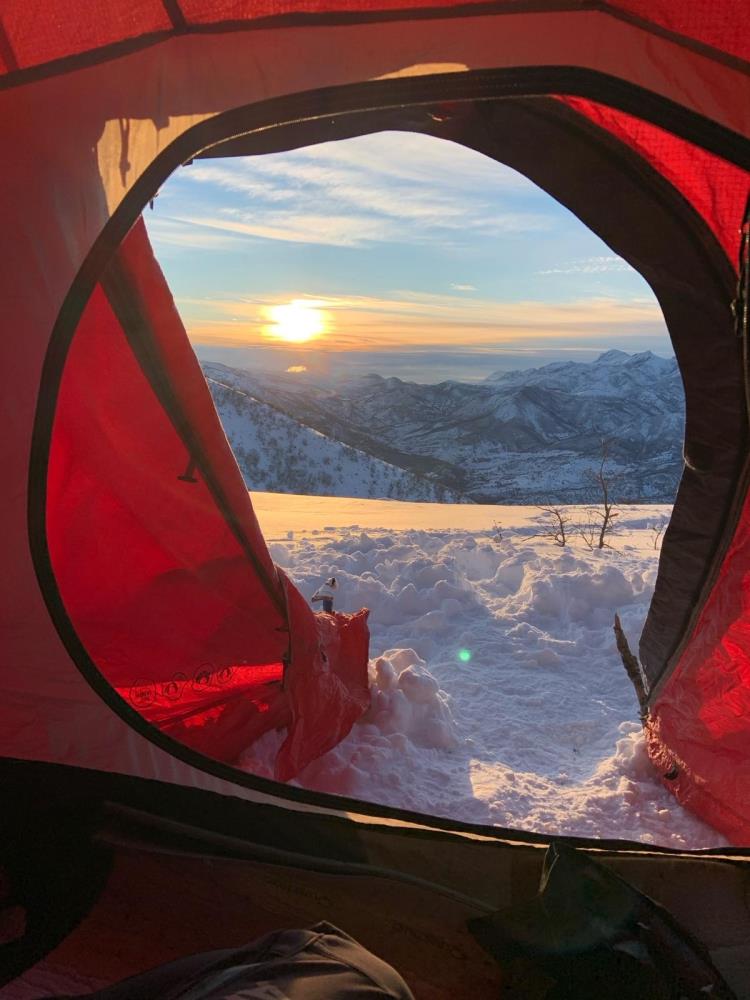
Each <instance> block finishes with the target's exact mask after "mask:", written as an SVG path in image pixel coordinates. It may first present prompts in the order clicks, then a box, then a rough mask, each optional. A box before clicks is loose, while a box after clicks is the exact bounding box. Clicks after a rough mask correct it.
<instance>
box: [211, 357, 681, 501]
mask: <svg viewBox="0 0 750 1000" xmlns="http://www.w3.org/2000/svg"><path fill="white" fill-rule="evenodd" d="M204 370H205V372H206V375H207V376H208V377H209V378H210V379H213V380H215V381H216V382H220V383H223V384H224V385H225V386H233V387H235V388H238V389H241V390H242V391H243V392H245V393H247V394H248V396H249V397H252V399H253V401H254V403H255V405H256V406H257V405H260V403H266V404H269V405H272V406H273V407H274V410H275V414H276V417H277V418H280V417H281V414H282V413H283V414H284V415H285V416H286V417H287V418H289V419H290V420H292V421H293V422H294V423H295V424H296V425H302V426H304V429H305V433H310V432H311V429H316V430H317V431H319V432H322V433H324V434H325V435H326V439H327V441H328V445H327V446H333V445H334V444H338V443H342V444H346V445H348V446H349V447H350V449H356V454H357V455H358V456H366V457H368V458H369V459H370V460H377V461H378V462H380V463H386V465H387V467H388V468H389V469H390V470H393V471H392V472H391V475H394V473H395V471H401V472H402V473H403V474H412V475H414V476H417V477H420V478H419V479H417V484H420V485H421V486H422V488H424V486H423V484H424V479H423V478H421V477H424V476H427V477H429V479H428V483H429V485H430V488H431V489H435V486H434V485H433V484H434V483H435V482H439V483H441V484H442V485H443V486H444V487H445V488H446V489H449V490H452V491H454V492H455V493H460V494H466V495H468V496H469V497H471V498H472V499H473V500H475V501H478V502H493V503H532V504H533V503H546V502H555V503H577V502H587V501H588V500H589V499H594V498H595V491H594V489H593V487H592V484H591V481H590V476H589V473H590V470H591V469H592V468H593V467H594V466H595V465H596V464H597V463H598V461H599V459H600V456H601V449H602V441H603V440H605V441H606V442H607V448H608V453H609V459H608V469H609V471H610V473H611V474H612V475H613V476H615V477H616V493H617V495H618V498H619V499H621V500H642V501H654V502H670V501H671V500H672V499H673V498H674V494H675V491H676V488H677V484H678V482H679V477H680V474H681V471H682V437H683V425H684V396H683V390H682V383H681V380H680V375H679V371H678V368H677V363H676V361H675V359H674V358H670V359H665V358H660V357H657V356H656V355H654V354H652V353H651V352H648V351H647V352H645V353H642V354H633V355H630V354H626V353H625V352H623V351H608V352H607V353H606V354H603V355H601V356H600V357H599V358H597V360H596V361H593V362H591V363H582V362H565V363H558V364H551V365H545V366H543V367H540V368H532V369H528V370H526V371H520V372H519V371H513V372H507V373H504V372H496V373H494V374H492V375H490V376H489V377H488V378H487V379H486V380H485V381H484V382H482V383H479V384H469V383H464V382H452V381H449V382H441V383H439V384H437V385H419V384H416V383H413V382H404V381H402V380H401V379H398V378H383V377H381V376H379V375H366V376H364V377H358V378H350V379H339V380H336V381H324V380H320V379H316V378H314V377H313V378H311V377H308V375H307V374H270V373H264V372H253V373H250V372H245V371H242V370H239V369H233V368H229V367H227V366H225V365H219V364H206V365H205V366H204ZM227 408H229V409H228V412H230V413H231V411H232V407H231V405H230V404H229V402H228V400H224V399H222V401H221V403H220V405H219V411H220V413H221V415H222V419H223V420H224V421H225V426H226V417H225V413H224V411H225V410H227ZM279 411H281V412H279ZM248 414H249V411H248ZM266 419H267V420H268V419H270V418H266ZM232 426H233V427H234V428H235V429H234V431H233V432H232V433H229V437H230V439H231V440H233V443H234V438H233V434H234V436H235V437H236V436H237V427H236V425H232ZM243 433H249V431H247V429H246V430H245V431H244V432H243ZM285 433H291V431H289V432H285ZM303 439H304V435H303V438H301V439H300V441H302V440H303ZM238 443H239V444H240V445H241V446H242V442H238ZM255 450H256V451H258V454H259V456H260V450H259V449H258V448H256V449H255ZM258 461H260V462H261V463H265V459H263V458H262V456H261V457H259V459H258ZM284 461H285V462H286V463H287V465H288V463H289V461H292V460H291V459H289V458H286V459H284ZM295 461H296V459H295ZM358 461H359V462H364V457H362V458H358ZM277 464H278V463H274V462H273V461H271V460H269V462H268V463H265V464H263V469H264V470H265V471H264V473H263V475H264V476H270V477H272V478H274V481H278V480H283V479H284V477H285V476H287V474H286V473H284V472H283V471H282V470H280V471H279V472H278V476H277V474H276V472H275V471H274V470H275V469H276V467H277ZM303 464H304V461H303ZM317 464H318V463H317V461H315V462H314V463H313V465H314V466H315V467H316V468H317ZM248 468H250V467H248ZM258 468H260V467H258ZM321 471H325V470H321ZM362 475H365V476H367V477H370V476H374V477H375V479H376V480H377V477H378V473H377V472H372V471H370V470H367V472H366V473H365V471H364V465H363V466H362ZM343 478H344V479H347V481H348V476H344V477H343ZM287 479H288V476H287ZM430 480H431V482H430ZM296 481H297V480H296V479H295V482H296ZM342 483H343V480H342ZM368 483H369V479H368ZM417 484H413V485H414V486H415V488H416V485H417ZM330 485H331V484H330V483H327V482H324V483H323V488H322V489H320V490H317V491H318V492H324V491H325V490H326V489H328V488H330ZM333 485H334V487H335V489H334V490H332V491H331V492H335V491H337V490H338V489H339V483H338V482H335V483H334V484H333ZM266 488H269V489H270V488H271V487H266ZM275 488H278V487H275ZM342 488H346V487H343V486H342ZM360 488H362V487H360ZM389 488H390V485H389ZM393 488H394V489H407V488H409V487H408V486H407V482H406V481H403V482H401V481H400V483H399V485H398V486H396V485H395V483H394V485H393ZM293 490H294V486H292V485H290V486H288V488H287V492H292V491H293ZM348 495H356V496H375V495H376V494H374V493H354V494H352V493H350V494H348ZM380 495H387V494H380ZM390 495H394V496H395V495H398V496H399V497H404V498H405V497H407V496H408V498H410V499H421V498H422V497H421V495H414V496H410V495H408V494H402V493H398V494H390Z"/></svg>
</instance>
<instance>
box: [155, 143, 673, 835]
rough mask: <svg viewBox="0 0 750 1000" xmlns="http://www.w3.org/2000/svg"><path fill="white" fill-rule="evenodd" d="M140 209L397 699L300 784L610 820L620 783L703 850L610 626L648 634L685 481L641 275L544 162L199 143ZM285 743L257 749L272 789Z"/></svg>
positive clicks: (487, 809)
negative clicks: (664, 541)
mask: <svg viewBox="0 0 750 1000" xmlns="http://www.w3.org/2000/svg"><path fill="white" fill-rule="evenodd" d="M146 222H147V227H148V229H149V234H150V237H151V240H152V242H153V244H154V247H155V249H156V252H157V255H158V257H159V259H160V262H161V264H162V267H163V268H164V270H165V273H166V276H167V278H168V281H169V284H170V287H171V288H172V290H173V292H174V293H175V296H176V301H177V305H178V308H179V309H180V311H181V314H182V318H183V321H184V323H185V326H186V328H187V330H188V333H189V336H190V337H191V340H192V342H193V346H194V348H195V350H196V353H197V355H198V357H199V359H200V360H201V363H202V368H203V372H204V375H205V376H206V379H207V382H208V385H209V387H210V390H211V394H212V397H213V400H214V403H215V405H216V407H217V410H218V413H219V416H220V418H221V420H222V423H223V426H224V430H225V432H226V433H227V437H228V439H229V442H230V444H231V445H232V449H233V451H234V455H235V457H236V459H237V462H238V464H239V467H240V470H241V472H242V474H243V478H244V480H245V483H246V485H247V487H248V489H249V490H250V491H251V495H252V499H253V505H254V508H255V511H256V514H257V515H258V517H259V520H260V524H261V528H262V529H263V532H264V536H265V539H266V541H267V543H268V544H269V547H270V552H271V556H272V558H273V559H274V561H275V562H276V563H277V564H278V565H280V566H281V567H282V568H283V569H284V570H285V571H286V572H287V573H289V575H290V577H291V578H292V580H293V581H294V583H295V584H296V585H297V586H298V587H299V589H300V591H301V592H302V594H303V595H305V596H306V597H307V598H308V599H310V598H312V597H313V596H314V595H315V594H316V592H317V591H318V590H319V588H320V586H321V585H322V584H324V582H325V581H326V580H329V579H331V578H334V579H335V580H336V581H337V589H336V592H335V594H334V595H333V599H334V602H335V605H336V607H337V608H340V609H341V610H344V611H347V612H354V611H357V610H358V609H359V608H360V607H362V606H366V607H368V608H369V609H370V618H369V625H370V632H371V642H370V657H371V662H370V683H371V691H372V693H373V695H374V702H373V705H372V706H371V708H370V710H369V711H368V713H367V714H366V715H365V717H364V718H363V719H362V720H361V721H360V722H358V723H356V724H355V726H354V728H353V729H352V730H351V732H350V733H349V734H348V735H347V737H346V738H345V740H344V741H343V742H342V743H341V744H339V745H338V746H337V747H334V748H332V749H331V750H330V751H329V752H328V753H327V754H325V755H323V756H322V757H319V758H318V759H316V760H315V761H313V762H311V763H310V764H309V766H308V767H307V768H305V769H304V770H303V771H302V772H301V773H300V774H299V775H298V776H296V778H295V780H296V781H298V782H299V783H300V784H302V785H303V786H305V787H310V788H313V789H316V790H319V791H325V792H329V793H335V794H345V795H348V796H352V797H356V798H358V799H362V800H365V801H368V800H371V799H375V800H376V801H380V802H384V803H385V804H387V805H392V806H397V807H398V806H401V807H407V808H411V809H415V810H417V811H419V812H426V813H435V812H437V813H440V814H443V815H449V816H452V817H454V818H457V819H463V820H466V819H469V820H471V821H472V822H479V823H495V824H501V825H511V826H514V827H520V828H524V829H533V830H538V832H554V833H577V832H582V833H584V832H585V833H591V832H593V833H599V835H614V833H615V832H617V831H619V832H621V831H622V829H623V820H622V814H623V813H627V812H628V809H629V807H628V806H627V805H626V804H625V801H624V800H623V801H618V799H617V796H613V795H612V789H613V788H614V787H615V786H616V785H618V784H619V783H620V781H621V780H624V781H625V782H626V783H627V784H628V787H629V788H630V795H629V797H630V800H631V807H630V811H631V813H633V818H632V820H631V822H630V826H629V829H630V833H631V835H632V836H633V837H634V838H635V839H638V838H639V837H645V839H647V840H648V839H649V838H656V839H659V838H666V840H667V842H670V843H683V842H685V841H684V838H685V836H686V832H685V831H684V830H683V829H681V826H680V817H679V816H677V820H676V822H675V817H674V816H673V815H672V812H673V811H674V810H671V809H670V810H667V811H668V812H669V816H667V815H665V812H664V808H665V807H666V806H671V802H670V800H669V798H668V797H667V795H666V794H665V793H664V792H663V790H662V789H660V788H659V787H658V785H657V783H656V781H655V778H654V776H652V775H651V774H649V772H648V769H647V768H642V769H641V773H640V774H638V773H637V772H638V768H639V767H640V764H641V762H642V760H641V759H642V757H643V755H644V753H645V750H644V746H643V741H642V737H641V736H640V732H639V729H640V727H639V724H638V722H637V703H636V701H635V699H634V696H633V692H632V689H631V688H630V685H629V682H628V680H627V678H626V676H625V674H624V672H623V671H622V667H621V665H620V663H619V660H618V657H617V653H616V651H615V649H614V643H613V641H612V634H611V626H612V618H613V614H614V612H615V610H619V612H620V614H621V616H622V618H623V620H624V622H625V627H626V628H627V630H628V632H629V634H630V635H631V636H632V637H633V639H635V637H637V635H638V634H639V633H640V630H641V627H642V622H643V618H644V617H645V612H646V610H647V607H648V601H649V598H650V592H651V588H652V586H653V580H654V577H655V570H656V562H657V560H658V554H659V547H660V541H661V535H662V533H663V531H664V528H665V525H666V522H667V519H668V513H669V509H670V503H671V500H672V499H673V495H674V491H675V490H676V486H677V482H678V480H679V475H680V472H681V468H682V460H681V449H682V436H683V413H684V398H683V393H682V385H681V381H680V376H679V372H678V369H677V364H676V361H675V360H674V358H673V357H672V356H671V353H672V352H671V345H670V343H669V339H668V335H667V333H666V329H665V327H664V323H663V317H662V315H661V311H660V309H659V306H658V303H657V301H656V299H655V298H654V296H653V294H652V293H651V291H650V289H649V288H648V286H647V284H646V283H645V281H644V280H643V279H642V278H641V277H640V275H638V274H637V272H636V271H635V270H634V269H633V268H632V267H631V266H630V265H628V264H627V263H626V262H625V261H624V260H623V259H622V258H620V257H618V256H617V255H616V254H614V253H613V252H612V251H611V250H610V248H609V247H608V246H607V245H606V244H604V243H603V242H602V241H601V240H600V239H598V238H597V237H596V236H595V235H594V234H593V233H592V232H591V231H590V230H588V229H587V228H586V227H585V226H584V225H583V224H581V223H580V222H579V221H578V220H577V219H576V218H575V216H574V215H573V214H572V213H570V212H569V211H568V210H566V209H565V208H563V207H562V206H561V205H559V204H558V203H557V202H555V201H554V200H553V199H551V198H550V197H549V195H547V194H545V193H544V192H543V191H541V190H540V189H539V188H537V187H536V186H535V185H534V184H533V183H532V182H530V181H528V180H526V178H524V177H523V176H522V175H520V174H518V173H516V172H515V171H513V170H512V169H510V168H508V167H504V166H502V165H501V164H499V163H497V162H495V161H493V160H491V159H489V158H488V157H486V156H484V155H482V154H481V153H478V152H476V151H475V150H472V149H468V148H466V147H464V146H461V145H458V144H456V143H451V142H447V141H445V140H443V139H439V138H435V137H432V136H428V135H420V134H415V133H405V132H396V131H392V132H385V133H376V134H372V135H367V136H364V137H361V138H351V139H346V140H342V141H338V142H331V143H325V144H321V145H317V146H306V147H302V148H300V149H294V150H291V151H286V152H279V153H274V154H264V155H260V156H256V157H236V158H231V159H222V158H209V159H202V160H196V161H194V162H192V163H191V164H189V165H188V166H187V167H185V168H184V169H183V170H181V171H179V172H178V173H177V174H176V175H175V176H174V177H173V178H172V179H171V180H170V181H169V182H168V184H167V185H165V186H164V187H163V188H162V190H161V191H160V194H159V197H158V198H157V199H156V201H155V203H154V209H153V212H151V213H147V215H146ZM650 348H654V349H655V352H656V353H654V351H652V350H651V349H650ZM602 486H604V488H605V489H607V490H609V501H610V502H612V501H614V502H615V507H614V508H613V509H612V511H611V512H610V511H609V510H608V511H607V518H608V520H607V523H606V524H603V523H602V521H601V518H602V510H601V503H602V497H601V496H600V493H601V490H602ZM391 501H396V502H395V503H393V502H391ZM477 508H479V509H477ZM610 514H611V517H610ZM620 525H621V526H622V527H620ZM615 527H617V528H618V531H617V538H615V535H614V534H613V532H612V529H614V528H615ZM602 529H604V530H602ZM625 551H627V555H626V554H625ZM545 587H546V588H547V589H546V591H545ZM318 608H320V605H319V604H318ZM530 674H532V675H533V684H531V683H530V680H531V678H530ZM552 705H554V706H555V707H554V709H552V708H551V706H552ZM284 739H285V730H284V728H283V727H279V728H276V729H272V730H269V732H267V733H266V734H264V735H263V736H262V737H261V738H260V739H257V740H255V741H253V742H252V743H250V742H248V745H247V747H245V748H244V749H243V750H242V751H241V753H240V755H239V757H238V763H239V765H240V766H241V767H242V768H243V769H245V770H246V771H248V772H249V773H252V774H256V775H260V776H262V777H268V778H272V777H273V776H274V761H275V759H276V755H277V753H278V751H279V747H280V746H281V745H282V744H283V741H284ZM602 767H603V768H604V770H605V771H606V772H607V773H606V774H605V775H604V776H602V774H601V773H600V774H598V776H597V777H595V775H596V774H597V771H598V770H599V771H601V770H602ZM436 774H440V779H439V780H438V781H436ZM582 786H584V787H583V789H582ZM521 789H523V790H522V791H521ZM602 796H604V797H606V798H607V799H608V800H609V806H608V807H606V808H602V805H601V802H602ZM654 797H655V799H656V800H658V802H659V804H660V806H661V807H662V814H661V817H660V818H659V819H657V820H654V816H655V815H657V814H658V813H659V809H658V808H657V807H656V805H655V804H653V803H654ZM573 798H575V799H576V807H575V809H574V810H573V814H572V815H571V809H570V803H571V800H572V799H573ZM542 799H544V800H545V803H546V806H545V808H546V811H545V814H544V818H542V819H540V818H539V817H538V816H537V815H536V812H537V810H538V809H539V807H540V803H541V800H542ZM662 800H663V801H662ZM634 802H638V803H639V804H642V803H643V802H650V803H652V811H653V814H654V815H653V816H652V817H651V818H649V819H647V820H641V819H640V818H636V817H635V815H634V814H635V813H636V812H642V810H638V809H636V808H633V806H632V803H634ZM522 803H523V804H522ZM597 810H598V812H599V816H598V818H594V814H596V813H597ZM688 822H691V821H689V820H688ZM687 836H690V834H688V835H687Z"/></svg>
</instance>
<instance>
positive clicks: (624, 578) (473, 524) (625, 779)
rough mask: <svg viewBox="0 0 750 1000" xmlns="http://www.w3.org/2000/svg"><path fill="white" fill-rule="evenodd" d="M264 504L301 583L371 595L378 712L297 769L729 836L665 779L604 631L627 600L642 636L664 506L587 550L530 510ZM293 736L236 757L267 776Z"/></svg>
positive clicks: (542, 824) (537, 824) (537, 816)
mask: <svg viewBox="0 0 750 1000" xmlns="http://www.w3.org/2000/svg"><path fill="white" fill-rule="evenodd" d="M253 501H254V504H255V508H256V512H257V514H258V517H259V520H260V523H261V527H262V528H263V530H264V533H265V535H266V538H267V539H268V540H269V545H270V549H271V553H272V555H273V557H274V559H275V560H276V562H277V563H279V565H281V566H282V567H284V568H285V569H286V570H287V571H288V572H289V573H290V575H291V576H292V578H293V579H294V580H295V582H296V583H297V584H298V586H299V587H300V589H301V590H302V592H303V593H305V594H307V595H311V594H312V593H313V591H314V589H315V588H316V587H317V585H318V584H319V583H320V582H321V580H322V579H323V578H325V577H328V576H331V575H335V576H336V577H337V579H338V581H339V596H338V598H337V607H338V608H339V609H341V610H344V611H354V610H357V609H358V608H359V607H361V606H366V607H369V608H370V609H371V615H370V628H371V636H372V637H371V646H370V650H371V656H372V660H371V674H372V682H373V695H374V697H373V708H372V709H371V712H370V713H369V715H368V717H367V718H366V719H365V720H364V721H362V722H361V723H359V724H357V725H356V726H355V727H354V729H353V730H352V732H351V733H350V735H349V736H348V737H347V738H346V739H345V740H344V741H343V742H342V743H341V744H340V745H339V746H338V747H337V748H336V749H335V750H332V751H331V752H330V753H328V754H327V755H326V756H325V757H323V758H321V759H320V760H318V761H315V762H313V763H312V764H311V765H310V766H309V767H308V768H307V769H306V770H305V771H304V772H303V773H302V775H301V776H300V778H299V784H301V785H304V786H305V787H308V788H315V789H319V790H321V791H327V792H334V793H339V794H345V795H351V796H355V797H357V798H361V799H367V800H370V801H374V802H379V803H385V804H388V805H392V806H400V807H404V808H407V809H413V810H417V811H419V812H424V813H431V814H434V815H440V816H450V817H454V818H456V819H460V820H464V821H467V822H473V823H485V824H493V825H499V826H507V827H514V828H517V829H523V830H531V831H536V832H539V833H550V834H573V835H579V836H586V837H620V838H629V839H632V840H639V841H644V842H647V843H654V844H663V845H666V846H670V847H681V848H705V847H715V846H720V845H721V844H722V843H724V841H723V839H722V837H721V836H720V835H719V834H718V833H717V832H716V831H714V830H712V829H711V828H709V827H707V826H706V825H705V824H703V823H701V822H700V821H698V820H697V819H696V818H694V817H693V816H692V815H690V814H689V813H687V812H686V811H684V810H683V809H682V808H681V807H680V806H679V805H678V804H677V803H676V802H675V800H674V798H673V797H672V795H671V794H670V793H669V792H667V791H666V790H665V789H664V788H663V787H662V786H661V784H660V783H659V782H658V780H657V778H656V775H655V772H654V771H653V769H652V767H651V764H650V763H649V760H648V758H647V755H646V750H645V745H644V741H643V737H642V735H641V730H640V725H639V723H638V705H637V702H636V698H635V694H634V692H633V689H632V687H631V685H630V682H629V681H628V679H627V677H626V674H625V670H624V668H623V666H622V664H621V662H620V659H619V656H618V654H617V651H616V649H615V644H614V637H613V633H612V621H613V617H614V613H615V611H617V612H619V614H620V617H621V620H622V623H623V627H624V628H625V631H626V633H627V635H628V637H629V639H630V642H631V646H632V647H633V648H634V649H636V648H637V640H638V636H639V634H640V630H641V627H642V624H643V621H644V618H645V616H646V612H647V610H648V604H649V600H650V597H651V592H652V589H653V584H654V579H655V575H656V568H657V561H658V549H657V548H655V533H654V531H653V530H652V527H653V526H654V525H658V524H662V523H664V522H666V519H667V517H668V514H669V507H667V506H637V507H635V506H633V507H625V508H623V510H622V512H621V514H620V516H619V518H618V530H617V532H616V534H614V535H613V536H612V538H611V543H612V548H608V549H603V550H595V551H591V550H589V549H588V548H587V547H586V545H585V544H584V543H583V541H582V540H581V538H580V537H573V538H572V539H571V541H570V544H569V545H567V546H566V547H565V548H561V547H559V546H557V545H555V543H554V542H553V541H552V540H551V539H549V538H546V537H543V535H542V532H543V531H544V530H545V529H544V528H543V526H542V525H543V522H544V521H545V518H544V516H543V515H542V514H541V513H540V511H539V510H538V509H536V508H533V507H484V506H478V505H476V506H474V505H470V506H465V505H436V504H416V503H399V502H395V501H370V500H349V499H341V498H335V497H298V496H288V495H286V496H285V495H280V494H262V493H261V494H253ZM567 511H568V512H569V513H570V514H571V516H572V519H573V521H574V522H575V521H580V520H583V519H585V512H584V511H583V509H577V508H573V507H570V508H567ZM497 524H500V525H502V528H501V532H500V534H499V533H498V530H497V527H496V525H497ZM500 535H501V537H500ZM281 738H282V736H281V734H276V733H272V734H269V735H268V736H267V737H265V738H264V739H263V740H261V741H259V743H258V744H256V745H255V746H254V747H251V748H249V749H248V751H247V752H246V753H245V755H244V756H243V759H242V762H241V763H242V766H244V767H246V768H247V769H248V770H252V771H254V772H256V773H260V774H263V775H270V767H271V762H272V760H273V757H274V754H275V751H276V748H277V747H278V745H279V743H280V741H281Z"/></svg>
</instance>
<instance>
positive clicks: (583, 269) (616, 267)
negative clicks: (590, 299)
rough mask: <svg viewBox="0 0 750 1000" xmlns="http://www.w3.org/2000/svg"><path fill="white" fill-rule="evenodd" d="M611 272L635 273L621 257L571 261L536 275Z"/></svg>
mask: <svg viewBox="0 0 750 1000" xmlns="http://www.w3.org/2000/svg"><path fill="white" fill-rule="evenodd" d="M613 271H630V272H632V273H635V270H634V268H632V267H631V266H630V264H628V263H627V261H624V260H623V259H622V258H621V257H614V256H602V257H585V258H584V259H583V260H571V261H568V262H567V263H565V264H563V265H562V266H561V267H550V268H547V270H545V271H537V274H607V273H610V272H613Z"/></svg>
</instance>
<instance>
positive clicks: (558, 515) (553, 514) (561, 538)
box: [537, 507, 571, 548]
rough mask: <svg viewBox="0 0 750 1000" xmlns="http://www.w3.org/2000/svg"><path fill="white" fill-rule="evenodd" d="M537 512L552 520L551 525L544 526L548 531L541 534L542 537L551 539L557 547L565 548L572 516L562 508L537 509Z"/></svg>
mask: <svg viewBox="0 0 750 1000" xmlns="http://www.w3.org/2000/svg"><path fill="white" fill-rule="evenodd" d="M537 510H539V511H541V512H542V514H545V515H546V516H547V517H548V518H550V519H551V523H550V524H548V525H545V526H544V527H545V528H546V529H547V530H545V531H543V532H540V535H541V537H542V538H551V539H552V541H553V542H554V543H555V544H556V545H559V546H560V547H561V548H565V546H566V545H567V543H568V536H569V530H568V525H569V524H570V520H571V519H570V514H568V512H567V511H566V510H564V509H561V508H560V507H537Z"/></svg>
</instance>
